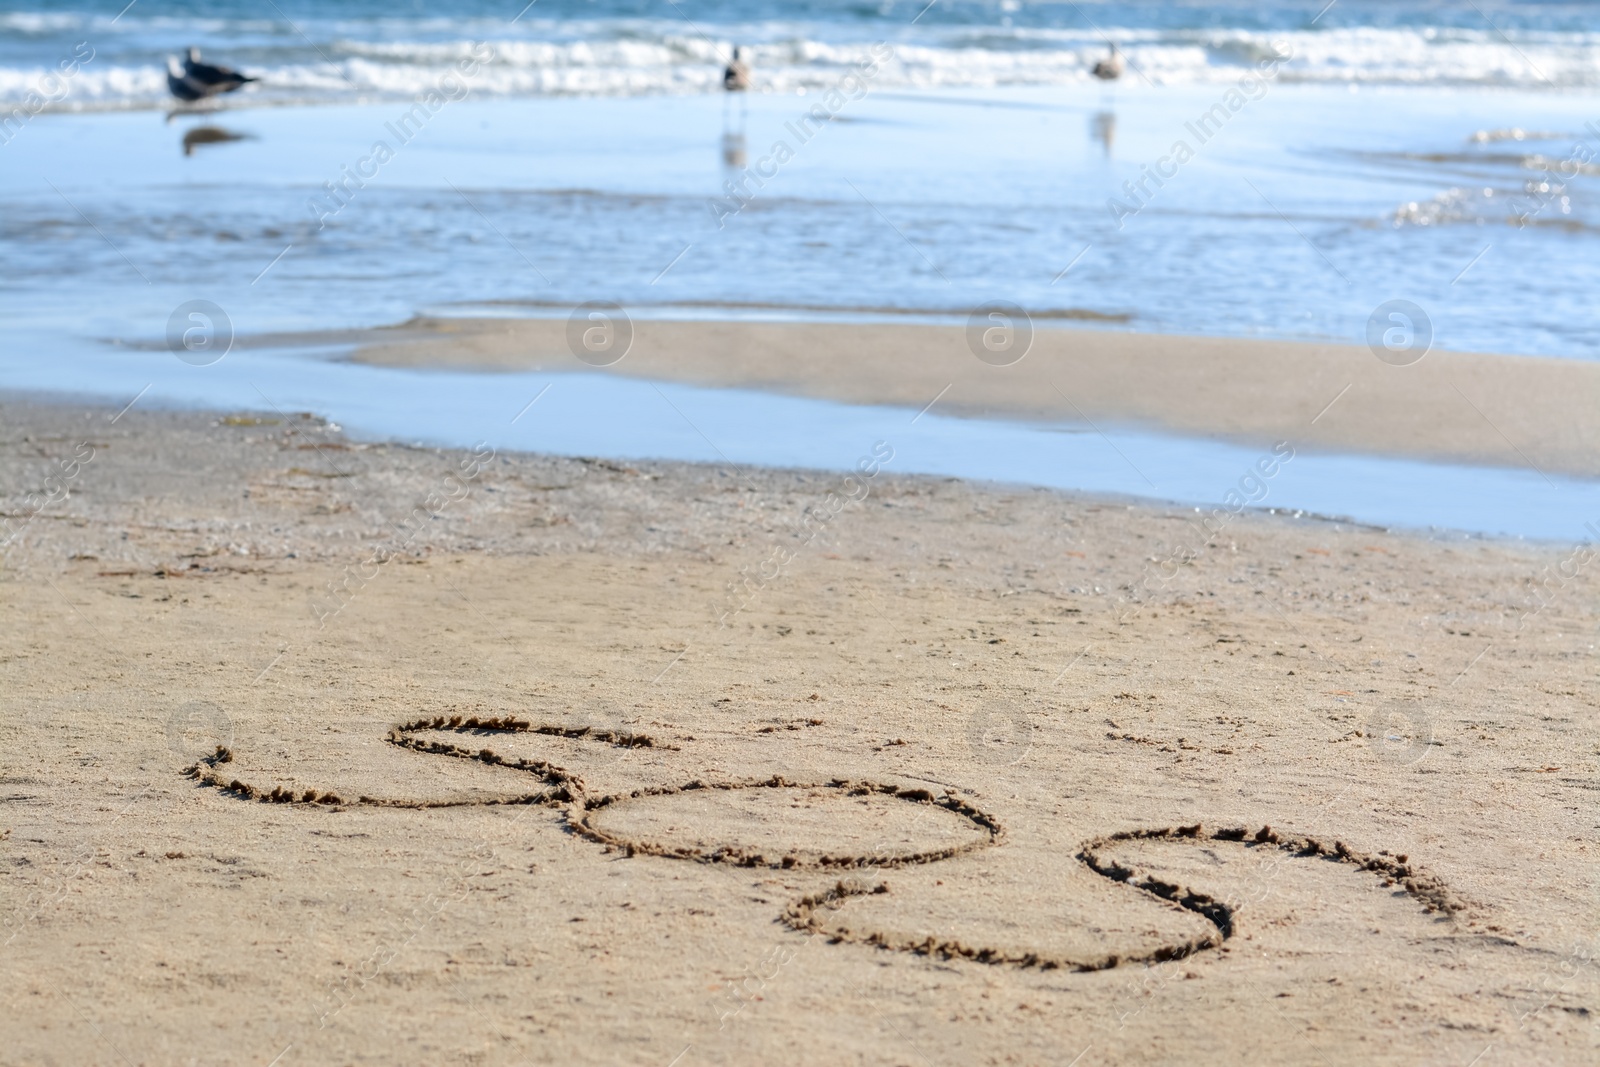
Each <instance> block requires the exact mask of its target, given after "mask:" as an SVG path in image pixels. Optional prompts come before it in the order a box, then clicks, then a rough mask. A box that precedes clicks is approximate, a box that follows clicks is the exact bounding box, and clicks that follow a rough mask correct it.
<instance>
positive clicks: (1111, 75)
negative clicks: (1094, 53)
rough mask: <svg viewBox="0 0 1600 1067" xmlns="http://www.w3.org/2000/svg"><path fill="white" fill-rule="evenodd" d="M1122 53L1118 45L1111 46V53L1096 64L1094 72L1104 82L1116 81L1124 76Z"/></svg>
mask: <svg viewBox="0 0 1600 1067" xmlns="http://www.w3.org/2000/svg"><path fill="white" fill-rule="evenodd" d="M1122 67H1123V63H1122V53H1121V52H1120V51H1118V50H1117V46H1116V45H1112V46H1111V54H1110V55H1109V56H1107V57H1106V58H1104V59H1102V60H1101V61H1100V62H1098V63H1096V64H1095V65H1094V70H1092V71H1091V72H1090V73H1092V74H1093V75H1094V76H1095V77H1096V78H1099V79H1100V80H1101V81H1103V82H1114V81H1116V80H1117V79H1118V78H1120V77H1122Z"/></svg>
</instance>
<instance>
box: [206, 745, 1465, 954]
mask: <svg viewBox="0 0 1600 1067" xmlns="http://www.w3.org/2000/svg"><path fill="white" fill-rule="evenodd" d="M424 731H431V732H449V733H456V734H462V735H473V736H475V737H489V736H493V735H510V734H522V733H536V734H545V735H549V736H560V737H567V738H578V739H584V740H591V741H596V742H599V743H602V744H609V745H614V746H618V747H624V748H656V747H668V746H658V745H657V744H656V742H655V741H654V740H653V739H652V738H650V737H647V736H645V735H641V734H626V733H620V732H615V731H610V730H595V729H590V728H571V727H561V726H536V725H534V724H532V723H530V722H527V721H525V720H521V719H515V718H511V717H509V716H508V717H503V718H478V717H463V716H460V715H454V716H449V717H445V716H436V717H433V718H428V719H417V720H414V721H411V722H408V723H403V724H401V725H399V726H396V727H394V728H393V729H392V730H391V731H390V733H389V736H388V738H387V740H388V741H389V743H391V744H393V745H396V746H398V747H400V748H404V749H408V750H410V751H413V752H417V753H420V754H424V755H437V756H445V757H448V758H451V759H463V760H473V761H477V762H480V763H485V764H488V765H490V766H496V767H505V768H507V769H509V770H513V771H518V772H521V773H524V774H528V775H530V776H532V777H533V778H534V779H536V780H538V781H539V782H540V783H541V784H542V785H543V786H544V788H542V789H538V790H534V791H530V792H524V793H515V794H509V795H506V796H501V797H490V798H482V799H467V800H437V801H428V800H406V799H380V798H375V797H370V796H359V797H356V798H355V799H347V798H344V797H341V796H339V795H338V794H337V793H334V792H332V791H320V792H319V791H318V790H314V789H308V790H304V791H302V792H299V793H296V792H295V791H293V790H285V789H284V788H283V787H281V786H278V787H274V788H273V789H271V790H270V791H269V790H266V789H263V788H261V787H259V786H254V785H251V784H249V783H247V782H244V781H242V780H240V779H238V778H235V777H232V776H231V775H230V774H229V773H228V772H227V771H226V770H225V769H224V768H226V767H227V765H228V764H229V763H231V762H232V761H233V753H232V752H231V751H230V750H229V749H227V748H225V747H219V748H218V749H217V750H216V752H215V753H213V754H212V755H210V756H207V757H205V758H203V759H201V760H199V761H198V762H196V763H195V764H193V765H191V766H189V767H187V768H185V769H184V772H183V773H184V774H185V775H186V776H187V777H189V778H191V779H194V780H195V781H196V782H197V783H198V784H200V785H203V786H209V787H211V788H214V789H217V790H219V791H221V792H223V793H225V794H228V795H230V796H233V797H236V798H238V799H240V800H247V801H256V802H258V803H267V804H307V805H311V804H314V805H322V806H324V807H326V808H331V809H334V810H343V809H347V808H352V807H387V808H417V809H420V808H451V807H468V806H474V805H504V804H540V805H552V806H558V807H560V808H561V809H562V814H563V817H564V819H565V822H566V826H567V828H568V829H569V830H570V831H571V832H573V833H575V834H577V835H578V836H581V837H584V838H587V839H588V840H590V841H593V842H595V843H596V844H600V845H604V846H607V848H609V849H616V850H618V851H621V852H624V853H626V855H627V856H629V857H633V856H636V855H646V856H660V857H663V858H667V859H679V860H689V861H692V862H696V863H707V864H711V863H721V864H729V865H732V866H737V867H750V868H758V867H759V868H772V869H781V870H807V869H811V870H841V871H842V870H851V869H863V868H876V869H885V868H896V867H906V866H910V865H919V864H929V863H937V862H939V861H940V860H945V859H950V858H952V857H954V856H958V855H962V854H965V853H968V852H973V851H976V850H978V849H982V848H988V847H990V846H992V845H996V844H998V843H1000V842H1001V841H1002V840H1003V839H1004V837H1005V829H1004V827H1003V826H1002V825H1001V824H1000V823H999V821H997V820H996V819H995V818H994V817H993V816H991V815H989V814H987V813H986V812H984V811H982V810H980V809H979V808H977V807H975V806H973V805H972V804H970V803H968V802H967V801H965V800H963V799H961V798H960V797H959V796H957V795H956V794H955V793H954V791H951V790H947V791H946V792H945V793H944V794H935V793H933V792H931V791H930V790H927V789H923V788H915V787H902V786H897V785H891V784H886V783H881V782H871V781H859V780H851V779H846V778H833V779H829V780H828V781H826V782H797V781H790V780H788V779H785V778H783V777H781V776H778V775H773V776H772V777H769V778H763V779H746V780H739V781H721V782H717V781H710V782H708V781H704V780H699V779H696V780H694V781H690V782H688V783H685V784H683V785H677V786H666V787H654V788H648V789H639V790H634V791H632V792H629V793H614V794H609V795H604V796H591V795H589V793H588V790H587V789H586V787H585V785H584V782H583V779H582V778H581V777H580V776H578V775H577V774H574V773H573V772H571V771H569V770H567V769H566V768H564V767H560V766H558V765H556V764H554V763H551V762H549V761H547V760H539V759H526V758H517V759H508V758H505V757H502V756H500V755H498V754H496V753H495V752H494V751H493V750H492V749H489V748H486V747H480V748H469V747H466V746H463V745H457V744H452V743H449V742H443V741H438V740H434V739H431V738H424V737H419V736H417V735H418V734H420V733H422V732H424ZM735 790H796V791H806V792H809V793H810V794H811V795H812V796H816V795H817V794H819V793H824V792H825V793H827V794H830V795H833V796H837V797H850V798H868V799H880V798H881V799H887V800H893V801H895V802H896V803H905V804H910V805H915V806H918V807H920V808H926V809H937V810H939V811H941V812H945V813H948V814H950V815H954V816H956V817H958V818H959V819H961V820H964V821H965V823H966V824H967V825H969V826H970V827H972V828H975V829H976V830H977V831H979V832H978V834H977V835H976V836H973V837H970V838H969V839H967V840H964V841H960V842H957V843H953V844H945V845H941V846H937V847H924V848H915V849H902V850H901V851H898V852H897V851H892V850H885V849H883V848H879V849H878V850H876V851H875V852H870V853H862V852H852V851H848V850H837V851H826V850H824V851H818V852H816V853H815V854H806V852H807V850H805V849H803V848H795V847H788V848H782V849H770V850H763V849H762V848H760V847H749V846H746V845H741V844H738V843H724V844H717V845H713V846H706V845H696V844H682V843H676V844H675V843H673V842H671V841H670V840H652V839H651V837H650V836H649V835H648V834H634V835H630V834H628V833H624V832H619V831H617V830H615V829H611V828H607V827H606V826H604V825H601V823H600V817H601V816H603V815H604V814H606V813H607V812H609V811H613V810H616V809H618V808H619V807H622V806H623V805H626V804H627V803H628V802H630V801H648V800H651V799H656V798H670V797H687V796H692V795H693V794H696V793H698V792H700V791H724V792H732V791H735ZM666 836H670V835H666ZM1133 841H1166V842H1172V843H1174V844H1202V843H1204V844H1211V843H1217V842H1221V843H1231V844H1236V845H1237V846H1238V847H1240V848H1242V849H1246V850H1250V851H1257V850H1274V851H1276V852H1279V853H1283V854H1286V855H1287V856H1288V857H1290V858H1293V859H1306V860H1313V859H1316V860H1322V861H1324V862H1330V863H1338V864H1343V865H1346V866H1349V867H1353V868H1355V869H1357V870H1360V871H1366V872H1368V873H1370V874H1373V875H1375V876H1377V877H1379V878H1381V879H1383V884H1384V885H1385V886H1399V887H1401V888H1402V889H1403V891H1404V892H1405V894H1406V895H1408V896H1409V897H1411V898H1412V899H1413V900H1415V901H1416V902H1417V903H1419V904H1420V905H1421V906H1422V908H1423V910H1424V911H1425V912H1428V913H1438V914H1441V915H1443V916H1445V917H1446V918H1452V919H1453V918H1454V916H1455V915H1456V914H1457V913H1459V912H1461V911H1464V910H1465V908H1466V905H1465V904H1464V903H1463V902H1462V901H1461V900H1460V898H1458V897H1457V896H1456V895H1455V894H1454V893H1453V892H1451V890H1450V889H1449V888H1448V887H1447V886H1446V885H1445V884H1444V883H1443V882H1442V881H1440V880H1439V879H1438V878H1437V877H1436V876H1434V875H1432V874H1429V873H1427V872H1424V871H1422V870H1420V869H1418V868H1417V867H1415V866H1414V865H1412V864H1411V863H1410V862H1409V860H1408V858H1407V857H1406V856H1404V855H1396V856H1391V855H1389V854H1388V853H1387V852H1383V853H1379V854H1378V855H1368V854H1365V853H1361V852H1357V851H1355V850H1353V849H1351V848H1349V847H1348V846H1347V845H1345V843H1344V842H1342V841H1337V840H1336V841H1334V842H1332V843H1331V844H1328V843H1325V842H1323V841H1319V840H1318V839H1316V838H1312V837H1296V836H1289V835H1280V834H1278V833H1277V832H1275V831H1274V830H1273V829H1272V828H1271V827H1270V826H1263V827H1261V828H1260V829H1259V830H1255V831H1251V830H1247V829H1245V828H1243V827H1232V828H1228V827H1224V828H1218V829H1207V828H1206V827H1204V826H1202V825H1201V824H1198V823H1197V824H1195V825H1193V826H1176V827H1172V826H1169V827H1163V828H1159V829H1137V830H1123V831H1118V832H1116V833H1113V834H1109V835H1106V836H1103V837H1096V838H1093V839H1091V840H1089V841H1087V842H1085V843H1084V844H1083V845H1082V846H1080V848H1079V850H1078V852H1077V853H1076V857H1075V858H1076V859H1077V860H1078V861H1079V862H1081V863H1082V864H1084V866H1085V867H1087V868H1088V869H1089V870H1091V871H1093V872H1094V873H1095V874H1097V875H1100V876H1101V877H1103V878H1107V879H1110V880H1111V881H1113V882H1117V883H1120V884H1123V885H1126V886H1128V887H1130V888H1132V889H1134V890H1137V891H1139V892H1141V893H1145V894H1148V895H1150V896H1152V897H1155V898H1158V899H1160V900H1162V901H1165V902H1167V903H1168V904H1169V905H1176V906H1178V907H1181V908H1183V909H1185V910H1187V911H1190V912H1193V913H1194V914H1196V915H1199V916H1201V917H1203V918H1204V919H1205V920H1207V922H1209V923H1210V925H1211V926H1212V927H1213V930H1212V931H1211V932H1208V933H1205V934H1203V935H1200V936H1196V937H1190V938H1186V939H1183V940H1176V941H1170V942H1168V943H1165V944H1160V945H1158V946H1157V947H1155V948H1153V949H1151V950H1149V951H1146V952H1142V953H1137V954H1130V953H1120V954H1119V953H1104V954H1100V955H1065V954H1059V953H1049V952H1041V951H1024V950H1017V949H1003V948H997V947H992V946H983V945H969V944H965V943H963V942H962V941H960V940H958V939H955V938H939V937H936V936H931V935H930V936H926V937H920V938H917V937H909V936H904V935H896V934H893V933H889V932H885V931H883V930H870V929H853V928H851V927H849V926H847V925H845V924H843V923H842V922H837V921H829V919H828V916H829V915H832V914H835V913H837V912H838V911H839V910H840V909H841V908H843V907H844V906H845V905H846V904H847V902H848V901H849V900H850V899H851V898H852V897H861V896H867V895H877V894H884V893H888V892H890V891H891V890H890V887H889V886H888V885H887V884H884V883H882V882H879V883H876V884H868V883H865V882H861V881H859V880H855V879H852V880H850V881H849V882H848V883H847V882H845V881H840V882H838V883H837V884H836V885H834V886H833V887H832V888H830V889H827V890H825V891H823V892H819V893H813V894H809V895H807V896H803V897H801V898H800V899H798V900H796V901H795V902H794V903H792V904H790V905H789V906H788V907H787V908H786V909H785V910H784V912H783V914H782V915H781V917H780V918H781V921H782V922H783V923H784V924H785V925H787V926H789V927H790V928H791V929H793V930H795V931H797V932H800V933H806V934H821V935H823V936H825V937H827V938H828V939H829V940H830V941H831V942H835V943H842V942H849V943H858V944H867V945H875V946H877V947H879V948H884V949H893V950H897V951H904V952H913V953H916V954H918V955H925V956H939V957H942V958H961V959H968V960H972V961H975V962H978V963H987V964H1009V965H1013V966H1018V967H1037V968H1040V969H1042V970H1055V969H1066V970H1074V971H1099V970H1106V969H1108V968H1112V967H1116V966H1118V965H1119V964H1123V963H1159V962H1164V961H1167V960H1176V959H1182V958H1184V957H1187V956H1191V955H1193V954H1195V953H1197V952H1202V951H1204V950H1206V949H1212V948H1216V947H1218V946H1220V945H1221V944H1222V943H1223V942H1224V941H1226V940H1227V939H1228V938H1230V937H1232V936H1233V934H1234V928H1235V919H1236V914H1237V908H1236V906H1235V905H1234V904H1233V903H1230V902H1229V901H1228V900H1225V899H1219V898H1217V897H1215V896H1212V895H1210V894H1208V893H1205V892H1201V891H1199V890H1196V889H1192V888H1189V887H1187V886H1183V885H1179V884H1177V883H1176V882H1172V881H1168V880H1166V879H1163V878H1160V877H1157V876H1155V875H1153V874H1150V873H1148V872H1145V871H1140V870H1139V869H1137V868H1136V867H1133V866H1129V865H1127V864H1124V863H1122V862H1119V861H1118V860H1117V859H1115V858H1111V857H1110V856H1109V855H1107V853H1108V852H1109V850H1111V849H1112V848H1114V847H1115V846H1116V845H1118V844H1119V843H1123V842H1133Z"/></svg>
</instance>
